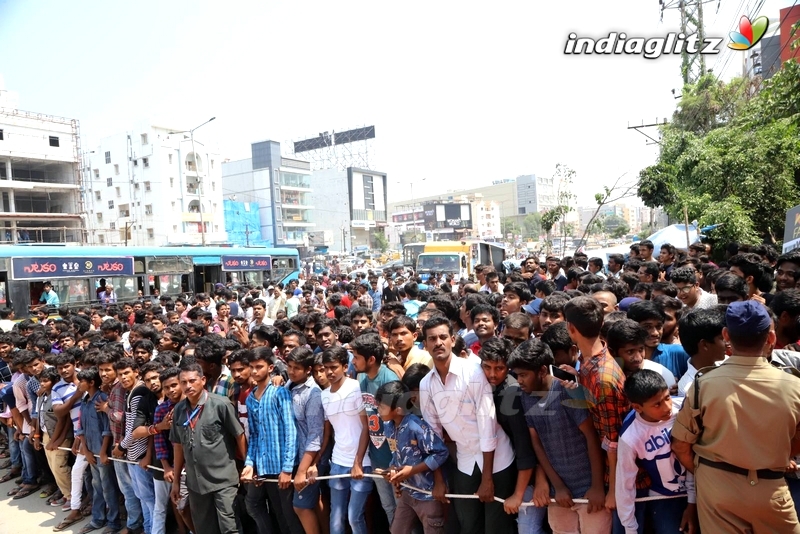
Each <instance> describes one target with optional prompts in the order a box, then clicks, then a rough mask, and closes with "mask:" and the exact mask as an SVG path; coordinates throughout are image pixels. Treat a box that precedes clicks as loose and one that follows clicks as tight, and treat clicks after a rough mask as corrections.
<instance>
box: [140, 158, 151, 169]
mask: <svg viewBox="0 0 800 534" xmlns="http://www.w3.org/2000/svg"><path fill="white" fill-rule="evenodd" d="M142 165H144V166H145V167H149V166H150V160H149V159H147V158H142Z"/></svg>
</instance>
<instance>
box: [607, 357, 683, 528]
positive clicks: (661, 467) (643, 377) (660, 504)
mask: <svg viewBox="0 0 800 534" xmlns="http://www.w3.org/2000/svg"><path fill="white" fill-rule="evenodd" d="M625 395H627V397H628V399H629V400H630V401H631V405H632V406H633V411H631V413H630V414H628V416H627V417H626V418H625V421H624V422H623V424H622V429H621V430H620V434H619V450H618V453H617V455H618V456H617V458H618V459H617V478H616V488H614V491H615V494H616V500H617V517H618V518H619V519H618V520H616V519H615V522H614V523H615V525H614V532H625V534H641V533H643V532H644V523H645V517H647V516H649V517H651V518H652V519H653V528H654V532H655V534H666V533H671V532H678V531H683V532H686V527H687V525H688V524H689V523H690V522H691V523H693V524H694V530H697V528H698V527H697V506H696V504H695V502H696V501H695V494H694V477H693V476H692V474H691V473H689V472H687V471H686V469H685V468H684V467H683V466H682V465H681V464H680V462H679V461H678V460H677V458H675V455H674V454H673V452H672V447H671V446H670V441H671V440H670V433H671V431H672V425H673V423H674V422H675V416H676V415H677V414H678V411H679V410H680V402H675V403H674V404H673V400H672V398H671V397H670V396H669V389H668V388H667V383H666V381H665V380H664V378H663V377H662V376H661V375H660V374H659V373H657V372H656V371H651V370H649V369H643V370H641V371H636V372H635V373H633V374H631V375H630V376H629V377H628V378H627V380H626V381H625ZM677 400H679V401H680V400H682V399H677ZM639 466H641V467H642V468H643V469H644V470H645V471H646V472H647V474H648V475H649V476H650V491H649V493H647V492H646V490H645V493H644V494H643V495H638V496H641V497H646V496H660V495H664V496H675V495H687V494H688V503H689V504H688V505H687V499H685V498H673V499H661V500H654V501H648V502H641V503H635V499H636V497H637V491H636V477H637V474H638V472H639Z"/></svg>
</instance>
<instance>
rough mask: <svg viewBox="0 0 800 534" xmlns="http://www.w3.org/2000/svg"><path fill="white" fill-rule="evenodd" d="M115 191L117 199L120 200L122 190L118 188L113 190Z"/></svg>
mask: <svg viewBox="0 0 800 534" xmlns="http://www.w3.org/2000/svg"><path fill="white" fill-rule="evenodd" d="M115 189H116V190H117V198H122V190H121V189H120V188H119V187H116V188H115Z"/></svg>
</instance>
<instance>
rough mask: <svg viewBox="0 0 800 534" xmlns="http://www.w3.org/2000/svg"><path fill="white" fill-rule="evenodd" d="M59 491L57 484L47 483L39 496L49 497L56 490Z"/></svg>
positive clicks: (41, 497)
mask: <svg viewBox="0 0 800 534" xmlns="http://www.w3.org/2000/svg"><path fill="white" fill-rule="evenodd" d="M57 491H58V488H57V487H56V486H53V485H52V484H48V485H47V486H45V487H44V489H43V490H42V491H41V492H40V493H39V498H40V499H44V498H47V497H49V496H51V495H53V494H54V493H55V492H57Z"/></svg>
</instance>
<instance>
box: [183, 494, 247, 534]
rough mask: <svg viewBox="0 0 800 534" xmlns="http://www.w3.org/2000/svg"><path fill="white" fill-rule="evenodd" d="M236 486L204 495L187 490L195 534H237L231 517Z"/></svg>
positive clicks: (234, 521) (233, 519)
mask: <svg viewBox="0 0 800 534" xmlns="http://www.w3.org/2000/svg"><path fill="white" fill-rule="evenodd" d="M235 498H236V486H230V487H227V488H223V489H221V490H218V491H214V492H211V493H206V494H203V495H201V494H199V493H195V492H193V491H192V490H189V506H191V510H192V520H193V521H194V528H195V534H238V530H237V529H236V519H235V518H234V517H233V500H234V499H235Z"/></svg>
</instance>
